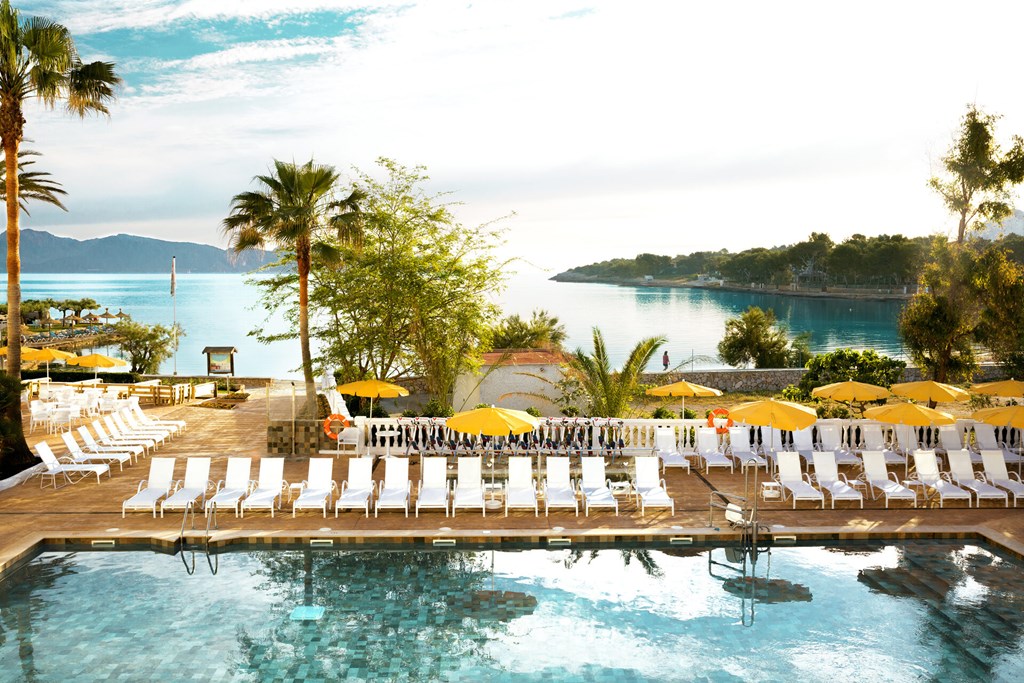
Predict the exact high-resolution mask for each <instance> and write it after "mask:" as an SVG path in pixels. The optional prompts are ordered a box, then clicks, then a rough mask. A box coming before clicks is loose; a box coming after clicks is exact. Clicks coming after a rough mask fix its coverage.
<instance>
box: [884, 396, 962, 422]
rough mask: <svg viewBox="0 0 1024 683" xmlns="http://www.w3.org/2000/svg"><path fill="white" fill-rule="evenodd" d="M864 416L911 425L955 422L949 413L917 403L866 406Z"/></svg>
mask: <svg viewBox="0 0 1024 683" xmlns="http://www.w3.org/2000/svg"><path fill="white" fill-rule="evenodd" d="M921 400H925V399H921ZM864 417H865V418H867V419H868V420H878V421H879V422H888V423H889V424H903V425H910V426H912V427H928V426H930V425H933V424H937V425H949V424H953V423H954V422H956V420H955V419H954V418H953V416H952V415H950V414H949V413H944V412H942V411H941V410H935V409H934V408H929V407H928V406H923V405H920V404H917V403H891V404H889V405H885V406H877V407H875V408H868V409H867V410H865V411H864Z"/></svg>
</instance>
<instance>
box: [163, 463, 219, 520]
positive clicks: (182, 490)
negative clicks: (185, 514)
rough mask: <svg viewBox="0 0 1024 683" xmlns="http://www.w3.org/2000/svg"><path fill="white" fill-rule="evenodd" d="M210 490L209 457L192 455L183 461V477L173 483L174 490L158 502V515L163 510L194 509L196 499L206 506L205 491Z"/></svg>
mask: <svg viewBox="0 0 1024 683" xmlns="http://www.w3.org/2000/svg"><path fill="white" fill-rule="evenodd" d="M209 490H210V459H209V458H200V457H192V458H188V459H187V460H186V461H185V479H184V481H179V482H178V483H177V484H175V488H174V491H173V492H172V493H171V495H170V496H168V497H167V498H165V499H164V501H163V502H162V503H160V516H161V517H163V516H164V510H184V509H189V508H191V509H194V508H195V507H196V501H197V500H199V499H200V498H202V502H201V503H200V505H202V506H204V507H205V506H206V492H207V491H209Z"/></svg>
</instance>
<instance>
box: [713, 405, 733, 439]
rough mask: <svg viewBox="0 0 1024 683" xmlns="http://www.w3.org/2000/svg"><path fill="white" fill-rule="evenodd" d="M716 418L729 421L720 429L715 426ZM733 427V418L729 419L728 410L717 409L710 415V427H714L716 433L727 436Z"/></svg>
mask: <svg viewBox="0 0 1024 683" xmlns="http://www.w3.org/2000/svg"><path fill="white" fill-rule="evenodd" d="M716 417H725V418H728V421H727V422H726V423H725V426H724V427H719V426H718V425H716V424H715V418H716ZM732 425H733V421H732V418H731V417H729V411H728V410H726V409H725V408H715V409H714V410H712V411H711V412H710V413H708V427H714V428H715V432H716V433H718V434H725V433H727V432H728V431H729V427H732Z"/></svg>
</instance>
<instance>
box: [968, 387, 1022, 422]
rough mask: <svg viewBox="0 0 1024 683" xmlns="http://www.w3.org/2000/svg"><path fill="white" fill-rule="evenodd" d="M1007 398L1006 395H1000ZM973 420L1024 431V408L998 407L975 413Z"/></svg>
mask: <svg viewBox="0 0 1024 683" xmlns="http://www.w3.org/2000/svg"><path fill="white" fill-rule="evenodd" d="M1000 395H1001V396H1005V395H1006V394H1000ZM971 417H972V418H974V419H975V420H977V421H978V422H984V423H985V424H990V425H995V426H996V427H1016V428H1017V429H1024V406H1019V405H1018V406H996V407H995V408H982V409H981V410H978V411H975V413H974V414H973V415H971Z"/></svg>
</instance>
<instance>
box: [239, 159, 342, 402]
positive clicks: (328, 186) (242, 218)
mask: <svg viewBox="0 0 1024 683" xmlns="http://www.w3.org/2000/svg"><path fill="white" fill-rule="evenodd" d="M338 177H339V176H338V173H337V171H335V170H334V167H333V166H327V165H322V164H317V163H315V162H314V161H313V160H312V159H310V160H309V161H308V162H306V163H305V164H302V165H297V164H295V163H294V162H292V163H289V162H285V161H278V160H274V168H273V172H272V173H271V174H268V175H258V176H256V177H255V178H253V180H254V181H256V183H257V184H258V186H259V187H258V189H257V190H254V191H251V192H243V193H241V194H237V195H235V196H234V197H233V198H232V199H231V214H230V215H229V216H228V217H227V218H225V219H224V222H223V226H224V233H225V234H226V235H228V238H229V240H230V248H231V249H232V250H233V251H234V252H235V253H240V252H242V251H245V250H246V249H267V248H269V247H278V248H282V249H288V250H290V251H292V252H293V253H294V256H295V264H296V269H297V271H298V273H297V274H298V283H299V344H300V346H301V351H302V377H303V380H304V381H305V384H306V397H307V401H306V410H307V412H310V413H314V411H315V407H316V385H315V384H314V381H313V364H312V355H311V354H310V350H309V270H310V264H311V262H312V260H313V259H314V258H317V259H322V260H324V261H328V262H331V261H337V260H338V259H339V258H340V255H341V252H340V250H339V249H338V248H337V246H336V245H335V244H332V243H331V242H330V241H327V239H325V238H329V237H330V235H329V234H328V233H329V230H328V229H330V230H333V231H335V232H336V236H337V238H338V241H347V242H351V243H354V244H358V243H359V241H360V236H361V232H360V227H361V225H360V222H359V221H358V220H357V218H358V201H359V200H360V199H361V193H359V192H353V193H352V194H351V195H350V196H349V197H348V198H346V199H343V200H340V201H338V200H335V199H334V198H333V196H332V193H333V192H334V190H335V185H336V183H337V182H338ZM314 415H315V413H314Z"/></svg>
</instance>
